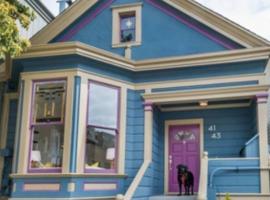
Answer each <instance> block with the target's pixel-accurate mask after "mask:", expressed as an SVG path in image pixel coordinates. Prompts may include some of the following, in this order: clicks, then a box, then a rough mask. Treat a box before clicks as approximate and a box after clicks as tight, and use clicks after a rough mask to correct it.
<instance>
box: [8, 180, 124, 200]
mask: <svg viewBox="0 0 270 200" xmlns="http://www.w3.org/2000/svg"><path fill="white" fill-rule="evenodd" d="M124 180H125V178H124V177H121V178H106V177H100V178H92V177H76V176H74V177H58V178H53V177H52V178H49V177H47V178H44V177H43V178H22V179H21V178H15V179H14V183H16V191H15V192H12V195H11V197H13V198H44V197H46V198H72V197H74V198H76V197H77V198H78V197H81V198H83V197H99V196H102V197H104V196H105V197H106V196H108V197H110V196H116V195H117V194H123V192H124V191H123V189H124ZM25 183H26V184H27V183H31V184H33V183H37V184H38V183H59V184H60V191H24V190H23V185H24V184H25ZM68 183H75V185H76V187H75V188H76V189H75V191H74V192H68V191H67V189H68ZM84 183H104V184H106V183H116V184H117V188H116V189H114V190H99V191H98V190H92V191H84V190H83V185H84Z"/></svg>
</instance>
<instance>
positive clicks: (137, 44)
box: [112, 41, 141, 48]
mask: <svg viewBox="0 0 270 200" xmlns="http://www.w3.org/2000/svg"><path fill="white" fill-rule="evenodd" d="M140 45H141V42H139V41H136V42H125V43H118V44H112V48H123V47H132V46H140Z"/></svg>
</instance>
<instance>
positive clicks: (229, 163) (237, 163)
mask: <svg viewBox="0 0 270 200" xmlns="http://www.w3.org/2000/svg"><path fill="white" fill-rule="evenodd" d="M234 167H238V168H239V169H238V170H237V169H235V170H220V171H218V172H217V173H215V175H214V176H213V177H214V178H213V182H212V184H213V188H214V191H215V192H216V193H259V192H260V173H259V170H258V169H256V168H257V167H259V159H243V160H235V159H234V160H210V161H209V170H208V174H209V185H210V184H211V182H210V176H211V173H212V172H213V171H214V170H216V169H218V168H234ZM247 167H249V168H255V169H254V170H252V169H250V170H242V169H241V168H247ZM211 191H213V190H212V189H211V187H210V186H209V187H208V197H209V198H208V199H209V200H215V198H213V197H212V195H211V194H210V192H211Z"/></svg>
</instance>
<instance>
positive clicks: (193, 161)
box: [165, 119, 203, 194]
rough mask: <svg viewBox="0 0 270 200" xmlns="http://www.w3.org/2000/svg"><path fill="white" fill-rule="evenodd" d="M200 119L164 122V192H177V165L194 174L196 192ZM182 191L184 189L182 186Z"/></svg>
mask: <svg viewBox="0 0 270 200" xmlns="http://www.w3.org/2000/svg"><path fill="white" fill-rule="evenodd" d="M202 126H203V125H202V120H201V119H198V120H196V119H194V120H173V121H166V122H165V138H166V139H165V146H166V150H165V151H166V153H165V155H166V159H165V181H166V184H165V193H166V194H178V193H179V185H178V178H177V166H178V165H179V164H182V165H186V166H187V167H188V169H189V171H190V172H192V174H193V176H194V193H197V192H198V187H199V176H200V159H201V156H200V152H201V148H202V135H203V128H202ZM182 193H184V189H183V187H182Z"/></svg>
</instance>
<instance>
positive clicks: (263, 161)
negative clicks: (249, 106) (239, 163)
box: [256, 93, 270, 193]
mask: <svg viewBox="0 0 270 200" xmlns="http://www.w3.org/2000/svg"><path fill="white" fill-rule="evenodd" d="M256 98H257V123H258V132H259V152H260V167H261V168H267V167H269V166H268V156H269V155H268V137H267V121H268V120H267V119H268V109H267V100H268V93H262V94H258V95H256ZM260 175H261V193H269V188H270V185H269V171H268V170H261V172H260Z"/></svg>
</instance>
